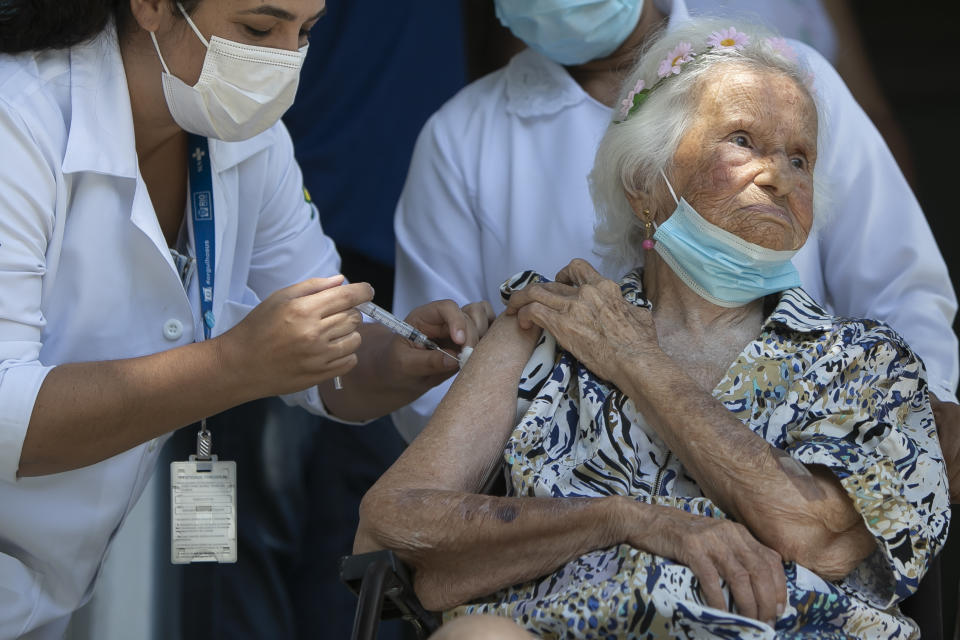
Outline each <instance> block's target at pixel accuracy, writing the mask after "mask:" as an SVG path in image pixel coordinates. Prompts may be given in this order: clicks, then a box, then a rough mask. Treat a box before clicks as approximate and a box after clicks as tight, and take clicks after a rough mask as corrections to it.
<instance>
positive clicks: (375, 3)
mask: <svg viewBox="0 0 960 640" xmlns="http://www.w3.org/2000/svg"><path fill="white" fill-rule="evenodd" d="M461 27H462V25H461V11H460V4H459V3H457V2H442V3H397V2H388V1H385V0H351V1H349V2H345V1H342V0H339V1H337V0H334V1H331V2H328V3H327V5H326V14H325V15H324V17H323V19H322V20H321V21H319V22H318V23H317V25H316V26H315V27H314V28H313V30H312V32H311V44H310V49H311V51H310V56H309V57H308V58H307V59H306V61H305V62H304V66H303V72H302V80H301V82H300V87H299V89H298V91H297V100H296V102H295V103H294V105H293V106H292V107H291V108H290V110H289V111H287V113H286V114H284V117H283V121H284V123H285V125H286V126H287V128H288V129H289V131H290V135H291V137H292V139H293V145H294V152H295V154H296V158H297V162H298V164H299V166H300V167H301V169H302V171H303V175H304V186H305V187H306V189H307V191H308V193H309V196H310V199H311V200H312V202H313V204H314V206H315V207H316V209H317V211H318V212H319V218H320V221H321V223H322V224H323V228H324V231H325V232H326V233H327V234H328V235H329V236H330V237H331V238H332V239H333V240H334V241H335V242H336V244H337V249H338V252H339V253H340V256H341V259H342V265H341V270H342V271H343V273H344V275H345V276H346V277H347V278H348V279H349V280H351V281H363V282H369V283H370V284H371V285H372V286H373V288H374V301H375V302H376V303H377V304H379V305H380V306H382V307H385V308H387V309H389V308H390V306H391V303H392V292H393V261H394V236H393V212H394V208H395V207H396V203H397V199H398V197H399V195H400V190H401V188H402V187H403V180H404V178H405V176H406V171H407V167H408V165H409V161H410V154H411V152H412V149H413V144H414V141H415V140H416V136H417V133H418V132H419V131H420V128H421V127H422V126H423V123H424V122H425V121H426V119H427V117H429V115H430V114H431V113H432V112H433V111H435V110H436V109H437V108H438V107H439V106H440V105H441V104H442V103H443V102H444V101H445V100H447V99H448V98H450V97H451V96H452V95H453V94H454V93H456V91H457V90H459V89H460V88H461V87H462V86H463V85H464V84H465V62H464V50H463V38H462V28H461ZM425 70H429V72H425ZM217 423H222V424H223V425H224V428H223V429H217V431H219V432H220V433H221V434H222V435H220V436H219V437H218V440H217V444H218V448H219V449H220V450H221V451H222V452H223V455H224V456H225V457H227V458H229V459H233V460H237V463H238V466H242V468H244V469H247V470H248V472H247V473H245V474H242V475H241V476H240V478H239V482H240V483H241V486H240V487H239V490H238V499H239V500H240V505H239V509H238V511H239V517H240V519H241V523H240V527H239V530H238V536H239V544H240V549H239V555H240V557H239V561H238V562H237V563H236V564H232V565H229V564H224V565H191V566H189V567H186V568H185V569H184V571H183V572H182V576H180V577H179V579H178V580H177V582H178V583H179V585H180V594H179V600H180V611H181V616H180V618H181V624H180V633H181V636H182V637H183V638H184V640H190V639H191V638H198V639H199V638H204V639H213V638H231V639H233V638H251V639H253V638H270V637H273V638H297V637H302V638H315V637H317V634H318V633H319V632H318V629H320V628H322V629H323V634H322V635H323V636H324V637H330V638H347V637H349V635H350V628H351V625H352V623H353V608H354V604H355V602H356V597H355V596H354V595H353V594H352V593H350V592H349V590H348V589H347V588H346V587H345V586H344V585H343V584H342V583H341V582H340V580H339V576H338V564H339V558H340V557H341V556H343V555H346V554H349V553H350V550H351V547H352V542H353V535H354V532H355V531H356V528H357V524H358V518H359V516H358V513H357V512H358V508H359V504H360V499H361V498H362V497H363V494H364V493H365V492H366V490H367V489H368V488H369V487H370V486H371V485H372V484H373V483H374V482H375V481H376V479H377V478H378V477H379V476H380V475H381V474H382V473H383V471H385V470H386V469H387V467H389V466H390V464H392V463H393V461H394V460H395V459H396V458H397V456H399V455H400V452H401V451H402V450H403V446H404V442H403V440H402V438H401V437H400V436H399V434H398V433H397V431H396V429H395V428H394V426H393V424H392V422H391V421H390V419H389V418H383V419H380V420H376V421H374V422H371V423H369V424H367V425H364V427H363V428H362V429H358V428H356V427H352V426H350V425H341V424H338V423H336V422H333V421H331V420H327V419H325V418H323V417H319V416H312V415H310V414H308V413H306V412H304V411H301V410H299V409H298V408H296V407H288V406H286V405H285V404H284V403H282V402H279V401H277V400H272V399H271V400H262V401H257V402H255V403H250V404H246V405H243V406H241V407H239V408H237V409H234V410H232V411H230V412H228V413H227V414H224V415H222V416H218V418H217ZM227 425H229V431H227ZM171 445H172V446H173V447H177V449H176V453H175V454H174V457H175V458H176V459H181V458H182V457H183V456H184V455H186V454H187V453H189V452H190V451H191V448H192V447H194V446H195V430H193V429H183V430H181V432H179V433H178V434H177V436H175V438H174V441H173V442H172V443H171ZM164 510H166V505H164ZM162 521H164V522H165V521H166V516H164V518H163V520H162ZM404 626H405V624H404V623H402V622H401V621H391V622H386V623H384V625H383V626H382V627H381V632H380V637H381V638H384V639H386V638H395V637H398V636H399V634H401V633H402V632H403V627H404Z"/></svg>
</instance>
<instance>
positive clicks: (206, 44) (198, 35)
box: [177, 2, 210, 49]
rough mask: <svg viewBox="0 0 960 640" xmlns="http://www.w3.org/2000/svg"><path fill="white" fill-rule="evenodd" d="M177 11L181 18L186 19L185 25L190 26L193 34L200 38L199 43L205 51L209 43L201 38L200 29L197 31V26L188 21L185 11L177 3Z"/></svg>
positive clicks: (188, 17)
mask: <svg viewBox="0 0 960 640" xmlns="http://www.w3.org/2000/svg"><path fill="white" fill-rule="evenodd" d="M177 9H180V13H182V14H183V17H184V18H186V20H187V24H188V25H190V28H191V29H193V32H194V33H195V34H197V37H198V38H200V42H202V43H203V46H205V47H206V48H207V49H209V48H210V43H209V42H207V39H206V38H204V37H203V34H202V33H200V29H197V25H195V24H193V20H191V19H190V16H189V15H188V14H187V12H186V10H185V9H184V8H183V5H182V4H180V3H179V2H178V3H177Z"/></svg>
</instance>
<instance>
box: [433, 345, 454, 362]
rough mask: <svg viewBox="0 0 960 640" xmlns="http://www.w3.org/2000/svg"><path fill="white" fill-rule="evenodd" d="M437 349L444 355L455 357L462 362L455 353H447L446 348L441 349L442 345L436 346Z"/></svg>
mask: <svg viewBox="0 0 960 640" xmlns="http://www.w3.org/2000/svg"><path fill="white" fill-rule="evenodd" d="M436 350H437V351H439V352H440V353H442V354H443V355H445V356H447V357H448V358H453V359H454V360H456V361H457V362H460V358H458V357H457V356H455V355H453V354H452V353H447V352H446V351H444V350H443V349H441V348H440V347H436Z"/></svg>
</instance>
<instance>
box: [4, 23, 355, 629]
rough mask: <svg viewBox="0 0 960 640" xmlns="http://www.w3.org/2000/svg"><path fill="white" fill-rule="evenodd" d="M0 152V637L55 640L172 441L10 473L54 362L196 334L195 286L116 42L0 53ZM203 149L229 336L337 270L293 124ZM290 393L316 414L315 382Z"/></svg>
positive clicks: (123, 354)
mask: <svg viewBox="0 0 960 640" xmlns="http://www.w3.org/2000/svg"><path fill="white" fill-rule="evenodd" d="M157 82H158V83H159V82H160V77H159V75H158V77H157ZM0 149H2V150H3V158H4V163H3V169H2V171H0V638H11V637H17V636H20V635H22V634H24V633H26V632H28V631H30V630H34V631H33V633H31V634H30V636H29V637H42V638H47V637H59V636H60V635H62V633H63V629H64V628H65V626H66V624H67V622H68V620H69V615H70V613H71V612H72V611H74V610H75V609H77V608H78V607H79V606H81V605H82V604H83V603H84V602H85V601H86V600H87V599H88V598H89V596H90V594H91V591H92V589H93V585H94V581H95V578H96V575H97V573H98V570H99V567H100V564H101V562H102V561H103V558H104V555H105V554H106V552H107V548H108V546H109V543H110V540H111V539H112V537H113V535H114V533H115V532H116V531H117V529H118V527H119V526H120V524H121V522H122V521H123V519H124V517H125V516H126V514H127V513H128V512H129V510H130V509H131V508H132V506H133V504H134V503H135V502H136V500H137V498H138V497H139V495H140V492H141V491H142V489H143V487H144V485H145V483H146V481H147V479H148V477H149V475H150V473H151V472H152V470H153V467H154V464H155V462H156V456H157V454H158V453H159V450H160V445H161V444H162V442H158V441H153V442H150V443H145V444H143V445H140V446H138V447H134V448H133V449H131V450H129V451H126V452H124V453H121V454H119V455H117V456H114V457H112V458H110V459H108V460H105V461H103V462H100V463H98V464H94V465H91V466H88V467H85V468H82V469H77V470H75V471H69V472H66V473H60V474H55V475H49V476H44V477H36V478H21V479H17V478H16V473H17V466H18V464H19V459H20V452H21V448H22V445H23V439H24V436H25V433H26V429H27V425H28V422H29V419H30V415H31V412H32V409H33V405H34V402H35V399H36V396H37V392H38V390H39V389H40V385H41V384H42V383H43V380H44V377H45V376H46V374H47V373H48V372H49V371H50V369H51V368H52V367H54V366H56V365H58V364H61V363H66V362H84V361H91V360H111V359H119V358H129V357H134V356H140V355H145V354H151V353H155V352H159V351H163V350H165V349H170V348H173V347H177V346H181V345H186V344H189V343H191V342H193V341H194V339H195V338H196V337H197V336H201V337H202V329H201V325H200V318H199V312H198V307H199V300H198V297H197V279H196V277H193V279H192V285H191V286H190V287H189V290H185V289H184V286H183V284H182V282H181V280H180V277H179V275H178V274H177V272H176V271H175V269H174V264H173V261H172V259H171V256H170V251H169V249H168V247H167V243H166V241H165V240H164V236H163V233H162V232H161V229H160V226H159V224H158V222H157V218H156V215H155V213H154V210H153V206H152V204H151V201H150V198H149V196H148V194H147V191H146V187H145V185H144V182H143V179H142V177H141V176H140V173H139V169H138V164H137V155H136V150H135V146H134V134H133V120H132V116H131V111H130V99H129V95H128V92H127V85H126V80H125V76H124V71H123V66H122V61H121V59H120V54H119V49H118V48H117V45H116V38H115V36H112V35H109V36H108V35H104V36H101V37H100V38H98V39H96V40H94V41H93V42H90V43H88V44H84V45H79V46H76V47H74V48H72V49H70V50H68V51H52V52H44V53H41V54H36V55H32V54H23V55H18V56H7V55H4V56H0ZM210 159H211V162H212V168H213V181H214V188H213V190H214V203H215V215H216V219H215V222H216V228H215V237H216V258H215V263H216V270H215V291H214V301H213V302H214V304H213V311H214V314H215V317H216V325H215V327H214V330H213V334H214V335H218V334H220V333H223V332H224V331H226V330H227V329H229V328H230V327H231V326H233V325H235V324H236V323H237V322H238V321H239V320H240V319H242V318H243V317H244V315H245V314H246V313H247V312H248V311H249V310H250V309H251V308H252V307H253V306H255V305H256V304H257V303H258V302H259V301H260V300H261V299H263V298H264V297H266V296H267V295H268V294H270V293H271V292H273V291H275V290H276V289H278V288H281V287H284V286H287V285H290V284H293V283H295V282H299V281H301V280H303V279H305V278H308V277H314V276H328V275H332V274H335V273H337V272H338V270H339V264H340V263H339V257H338V255H337V253H336V250H335V248H334V245H333V242H332V241H331V240H330V239H329V238H328V237H327V236H326V235H324V233H323V231H322V229H321V227H320V224H319V221H318V216H317V213H316V210H315V208H314V207H313V206H312V205H311V204H310V203H309V202H307V201H306V200H305V198H304V191H303V182H302V178H301V174H300V170H299V168H298V167H297V164H296V162H295V161H294V157H293V146H292V143H291V141H290V138H289V136H288V134H287V132H286V129H284V128H283V125H282V124H277V125H275V126H274V127H272V128H271V129H269V130H268V131H266V132H264V133H263V134H261V135H259V136H256V137H255V138H253V139H251V140H249V141H245V142H236V143H224V142H220V141H216V140H211V141H210ZM188 227H189V225H188ZM191 234H192V231H191ZM190 246H191V251H192V239H191V242H190ZM289 399H290V400H291V401H297V402H299V403H300V404H302V405H304V406H306V407H307V408H309V409H310V410H312V411H314V412H317V413H322V412H323V407H322V403H321V402H320V398H319V394H318V392H317V390H316V388H315V387H314V388H312V389H310V390H309V391H307V392H303V393H301V394H295V397H293V396H292V397H290V398H289ZM63 410H64V411H70V407H69V406H64V407H63ZM159 440H163V439H162V438H161V439H159Z"/></svg>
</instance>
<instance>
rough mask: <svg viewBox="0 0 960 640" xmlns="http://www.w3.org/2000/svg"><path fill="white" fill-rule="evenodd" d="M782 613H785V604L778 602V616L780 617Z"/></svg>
mask: <svg viewBox="0 0 960 640" xmlns="http://www.w3.org/2000/svg"><path fill="white" fill-rule="evenodd" d="M782 615H783V605H782V604H780V603H779V602H778V603H777V617H778V618H779V617H780V616H782Z"/></svg>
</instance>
